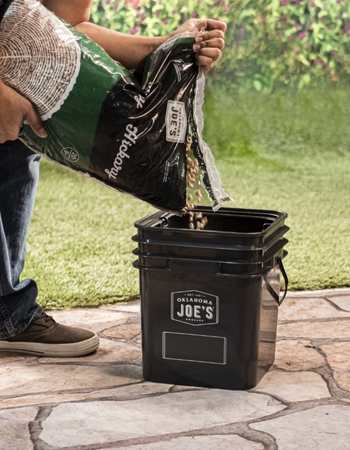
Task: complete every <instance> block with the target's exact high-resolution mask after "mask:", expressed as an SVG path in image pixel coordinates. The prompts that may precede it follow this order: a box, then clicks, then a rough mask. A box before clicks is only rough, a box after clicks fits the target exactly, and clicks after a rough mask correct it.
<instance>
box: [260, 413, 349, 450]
mask: <svg viewBox="0 0 350 450" xmlns="http://www.w3.org/2000/svg"><path fill="white" fill-rule="evenodd" d="M349 421H350V406H343V405H327V406H319V407H315V408H312V409H308V410H306V411H301V412H296V413H294V414H289V415H287V416H284V417H279V418H277V419H274V420H268V421H265V422H261V423H259V424H253V425H252V428H254V429H257V430H260V431H265V432H266V433H269V434H271V435H273V436H274V437H275V439H276V441H277V445H278V447H279V448H280V449H281V450H297V449H303V450H304V449H305V450H347V449H349V448H350V427H349Z"/></svg>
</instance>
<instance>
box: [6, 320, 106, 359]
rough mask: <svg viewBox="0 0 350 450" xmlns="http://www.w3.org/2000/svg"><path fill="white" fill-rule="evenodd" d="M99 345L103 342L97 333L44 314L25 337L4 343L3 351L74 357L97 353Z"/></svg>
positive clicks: (25, 333) (28, 329)
mask: <svg viewBox="0 0 350 450" xmlns="http://www.w3.org/2000/svg"><path fill="white" fill-rule="evenodd" d="M98 345H99V339H98V336H97V335H96V334H95V333H92V332H91V331H88V330H83V329H81V328H73V327H67V326H65V325H60V324H59V323H57V322H56V321H55V320H54V319H53V318H52V317H51V316H48V315H47V314H46V313H44V312H43V313H42V314H41V315H40V317H38V318H37V319H34V320H33V322H32V323H31V324H30V325H29V327H28V328H27V329H26V330H25V331H23V332H22V333H21V334H19V335H17V336H15V337H13V338H9V339H7V340H0V352H1V351H2V352H4V351H5V352H16V353H26V354H30V355H36V356H49V357H56V358H57V357H58V358H60V357H62V358H72V357H77V356H85V355H88V354H90V353H93V352H95V351H96V350H97V348H98Z"/></svg>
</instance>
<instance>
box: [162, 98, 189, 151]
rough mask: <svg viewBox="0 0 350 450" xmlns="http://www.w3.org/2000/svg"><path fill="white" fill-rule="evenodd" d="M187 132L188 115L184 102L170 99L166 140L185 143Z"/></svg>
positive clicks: (167, 111) (167, 112)
mask: <svg viewBox="0 0 350 450" xmlns="http://www.w3.org/2000/svg"><path fill="white" fill-rule="evenodd" d="M186 132H187V115H186V108H185V103H184V102H178V101H175V100H169V101H168V106H167V110H166V140H167V141H168V142H177V143H180V144H183V143H184V142H185V139H186Z"/></svg>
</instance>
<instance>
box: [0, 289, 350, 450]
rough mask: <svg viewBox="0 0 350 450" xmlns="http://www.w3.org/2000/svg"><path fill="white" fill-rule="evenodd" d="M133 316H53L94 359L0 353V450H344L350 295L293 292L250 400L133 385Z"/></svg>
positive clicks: (137, 351) (105, 310) (127, 312)
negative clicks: (87, 336)
mask: <svg viewBox="0 0 350 450" xmlns="http://www.w3.org/2000/svg"><path fill="white" fill-rule="evenodd" d="M139 309H140V305H139V302H137V301H133V302H130V303H125V304H116V305H105V306H102V307H100V308H90V309H86V310H85V309H76V310H72V311H58V312H53V315H54V316H55V317H56V319H57V320H58V321H61V322H63V323H66V324H69V325H74V326H83V327H86V328H90V329H93V330H95V331H96V332H98V333H99V335H100V338H101V347H100V350H99V352H97V353H96V354H94V355H90V356H87V357H84V358H79V359H72V358H67V359H59V358H55V359H51V358H37V357H32V356H28V357H27V356H22V355H11V354H0V380H1V381H0V450H51V449H55V450H65V449H66V450H78V449H80V448H83V449H84V450H90V449H91V450H107V449H117V448H118V449H125V450H126V449H131V450H133V449H134V450H175V449H179V450H182V449H188V450H196V449H201V450H206V449H208V450H209V449H210V450H211V449H213V448H215V449H218V450H226V449H227V450H228V449H239V450H262V449H264V450H278V449H280V450H294V449H305V450H316V449H317V450H329V449H331V450H340V449H342V450H347V449H349V450H350V445H349V442H350V431H349V426H348V423H349V419H350V375H349V374H350V363H349V361H350V289H342V290H334V291H333V290H327V291H314V292H306V293H302V292H298V293H291V295H290V296H289V297H288V298H287V299H286V301H285V303H284V305H283V306H282V307H281V309H280V314H279V327H278V340H277V344H276V359H275V365H274V367H272V368H271V370H270V372H269V373H268V374H267V375H266V376H265V377H264V378H263V380H262V381H261V382H260V383H259V385H258V386H256V388H254V389H253V390H251V391H250V392H243V391H227V390H219V389H205V388H196V387H191V386H171V385H167V384H157V383H149V382H143V381H142V361H141V334H140V314H139Z"/></svg>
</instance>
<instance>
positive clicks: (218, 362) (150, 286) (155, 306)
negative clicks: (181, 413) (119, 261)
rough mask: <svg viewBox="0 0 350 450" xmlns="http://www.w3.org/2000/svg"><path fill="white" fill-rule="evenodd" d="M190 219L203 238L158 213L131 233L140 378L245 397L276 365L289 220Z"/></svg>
mask: <svg viewBox="0 0 350 450" xmlns="http://www.w3.org/2000/svg"><path fill="white" fill-rule="evenodd" d="M196 211H201V212H202V213H203V214H205V215H206V216H207V217H208V225H207V227H206V229H205V230H202V231H196V230H190V229H189V227H188V224H187V221H186V219H185V218H183V217H179V216H176V215H174V214H171V213H162V212H158V213H156V214H153V215H152V216H149V217H147V218H145V219H142V220H140V221H138V222H137V223H136V227H137V229H138V234H137V236H134V238H133V239H134V240H136V241H138V243H139V245H138V249H137V250H136V251H135V253H136V254H137V255H138V256H139V258H138V261H137V262H136V263H135V267H137V268H139V270H140V287H141V308H142V337H143V340H142V346H143V371H144V378H145V380H149V381H155V382H164V383H170V384H180V385H191V386H205V387H213V388H226V389H249V388H252V387H254V386H256V384H257V383H258V382H259V380H260V379H261V378H262V376H263V375H264V374H265V373H266V372H267V371H268V369H269V368H270V367H271V365H272V364H273V362H274V357H275V344H276V328H277V317H278V307H279V305H280V304H281V303H282V301H283V299H284V297H285V295H286V291H287V287H288V278H287V275H286V272H285V270H284V267H283V262H282V260H283V258H284V257H285V256H286V254H287V252H286V251H285V249H284V247H285V245H286V244H287V243H288V241H287V239H286V238H285V237H284V236H285V234H286V232H287V231H288V227H287V226H286V225H285V220H286V218H287V214H285V213H278V212H274V211H259V210H242V209H231V208H222V209H220V210H219V211H217V212H215V213H214V212H213V211H212V210H211V209H209V208H198V209H196ZM282 277H283V278H284V282H285V289H284V293H283V295H282V297H281V295H280V279H281V278H282Z"/></svg>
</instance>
